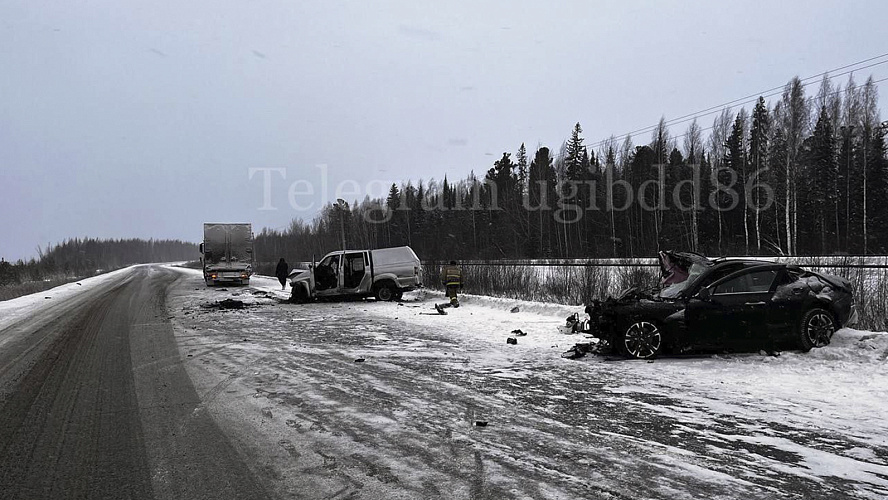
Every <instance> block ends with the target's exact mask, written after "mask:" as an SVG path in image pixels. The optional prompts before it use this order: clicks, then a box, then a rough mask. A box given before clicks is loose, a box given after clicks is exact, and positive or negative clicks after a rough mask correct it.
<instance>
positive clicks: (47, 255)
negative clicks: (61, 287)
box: [0, 238, 200, 286]
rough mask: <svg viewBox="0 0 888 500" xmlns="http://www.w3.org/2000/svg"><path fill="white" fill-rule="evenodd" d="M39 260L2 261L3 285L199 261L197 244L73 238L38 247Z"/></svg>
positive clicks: (0, 277) (0, 281)
mask: <svg viewBox="0 0 888 500" xmlns="http://www.w3.org/2000/svg"><path fill="white" fill-rule="evenodd" d="M38 253H39V258H36V259H30V260H28V261H23V260H19V261H17V262H15V263H12V262H8V261H6V260H0V286H4V285H15V284H20V283H23V282H27V281H42V280H44V279H58V278H75V277H83V276H91V275H93V274H95V273H96V272H97V271H100V270H105V271H107V270H111V269H117V268H121V267H124V266H128V265H130V264H143V263H148V262H173V261H186V260H196V259H198V258H199V257H200V254H199V253H198V251H197V245H195V244H193V243H186V242H183V241H179V240H141V239H126V240H99V239H93V238H84V239H79V238H75V239H71V240H67V241H65V242H63V243H59V244H56V245H48V246H47V247H46V248H45V249H42V248H38Z"/></svg>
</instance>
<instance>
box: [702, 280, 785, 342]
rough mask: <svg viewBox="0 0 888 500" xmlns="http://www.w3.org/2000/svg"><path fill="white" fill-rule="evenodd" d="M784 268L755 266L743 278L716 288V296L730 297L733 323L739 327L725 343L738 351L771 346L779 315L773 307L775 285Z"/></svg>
mask: <svg viewBox="0 0 888 500" xmlns="http://www.w3.org/2000/svg"><path fill="white" fill-rule="evenodd" d="M781 271H782V269H781V268H779V267H773V266H767V267H754V268H752V269H749V270H746V271H743V272H742V273H741V274H740V275H738V276H734V277H728V278H726V279H725V281H723V282H721V283H718V284H716V285H715V287H714V290H713V297H724V298H725V299H727V298H728V297H730V299H729V300H730V301H731V307H730V308H729V309H730V312H731V315H732V317H731V320H732V321H734V322H735V323H736V325H737V329H736V332H735V333H734V336H732V337H731V338H728V339H725V340H726V344H727V345H728V346H729V347H730V348H732V349H737V350H749V349H753V350H757V349H760V348H762V347H769V346H770V342H769V340H770V339H771V334H772V324H773V323H774V321H773V320H774V319H776V316H777V315H778V314H777V313H778V311H777V308H776V307H775V304H774V301H773V299H774V284H775V281H776V278H777V276H778V275H779V274H780V273H781Z"/></svg>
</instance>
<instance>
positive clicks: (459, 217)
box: [256, 76, 888, 262]
mask: <svg viewBox="0 0 888 500" xmlns="http://www.w3.org/2000/svg"><path fill="white" fill-rule="evenodd" d="M811 83H814V84H816V83H817V82H809V83H803V81H802V80H799V79H798V78H793V79H792V80H791V81H790V82H789V83H788V84H787V85H786V87H785V89H784V90H783V92H782V94H779V93H778V94H776V97H775V100H774V101H773V102H766V100H765V98H764V97H760V98H758V99H757V100H756V101H754V102H755V105H754V107H753V109H752V110H751V112H750V111H747V110H746V109H745V108H741V109H739V110H737V111H735V110H732V109H730V108H726V109H723V110H721V112H719V113H717V115H716V116H715V119H714V120H713V123H712V126H711V127H708V128H703V127H702V126H701V125H699V124H698V123H697V120H696V118H695V119H693V121H690V123H689V124H688V125H683V126H684V127H686V128H685V131H684V133H681V134H679V135H673V134H672V133H671V132H670V130H669V126H670V122H669V121H667V120H665V119H661V120H660V122H659V124H658V125H656V126H654V127H651V128H650V130H651V132H650V133H651V136H650V140H649V141H643V142H642V143H641V144H639V143H638V142H636V141H635V140H634V139H633V138H632V137H631V136H628V135H627V136H625V137H621V138H617V137H614V136H611V137H610V138H609V139H607V140H604V141H601V142H597V143H595V144H591V145H586V144H585V143H584V139H583V137H582V128H581V126H580V124H579V123H577V124H576V126H575V127H574V128H573V130H572V131H571V134H570V137H569V138H568V139H567V140H566V141H565V142H564V143H563V144H561V145H560V148H556V151H552V150H550V149H549V148H548V147H546V146H543V145H540V146H539V147H537V149H536V151H535V152H529V151H527V150H526V148H525V146H524V144H521V146H520V147H519V148H518V150H517V152H516V154H515V155H514V157H513V155H512V154H511V153H509V152H506V153H503V155H502V157H501V158H500V159H498V160H497V161H495V162H494V163H493V165H492V166H491V168H490V169H489V170H487V172H486V175H484V176H483V177H481V178H479V177H477V176H475V175H474V173H472V174H470V175H469V176H468V177H467V178H465V179H463V180H457V181H454V180H453V179H447V178H446V177H445V178H444V180H443V181H441V182H438V181H435V180H430V181H422V180H419V181H418V182H416V181H407V182H404V183H402V184H400V185H397V184H393V185H392V186H391V188H390V192H389V194H388V196H387V197H386V198H380V199H371V198H369V197H366V198H365V199H364V200H363V201H360V202H358V201H355V202H352V203H351V204H350V205H348V206H346V205H340V204H337V205H328V206H327V207H325V208H324V209H323V210H322V212H321V213H320V214H319V216H318V217H316V218H315V219H314V220H313V221H311V222H310V223H306V222H303V221H302V220H294V221H293V222H292V223H291V225H290V227H289V228H287V229H286V230H283V231H279V230H267V229H266V230H263V231H262V232H261V233H260V234H258V235H257V237H256V255H257V259H258V260H259V261H260V262H265V261H268V262H274V261H276V260H277V258H278V257H281V256H283V257H285V258H287V259H288V261H306V260H310V259H311V257H312V256H313V255H314V256H317V257H320V256H321V255H323V254H324V253H326V252H328V251H330V250H335V249H338V248H340V247H341V246H342V238H343V234H342V233H344V238H345V245H346V246H347V247H349V248H367V247H384V246H396V245H411V246H412V247H413V248H414V249H415V250H416V252H417V254H419V256H420V257H421V258H422V259H424V260H441V259H450V258H455V259H502V258H603V257H621V258H622V257H650V256H652V255H654V253H655V252H656V251H657V250H658V249H663V248H673V249H686V250H694V251H698V252H700V253H704V254H707V255H713V256H718V255H832V254H841V253H848V254H856V255H860V254H884V253H885V252H886V251H888V203H886V202H885V201H886V200H888V155H886V141H885V135H886V128H888V123H882V122H880V119H879V113H878V109H879V108H878V93H877V86H876V83H877V82H875V81H873V79H872V77H870V78H869V79H868V80H867V81H866V82H865V83H863V84H857V83H855V81H854V79H853V77H851V78H849V79H848V81H847V83H846V84H845V85H844V86H842V85H841V84H839V85H835V84H834V83H833V81H832V79H831V78H829V77H828V76H824V78H823V80H822V81H821V82H820V87H819V90H818V91H817V92H816V93H811V95H806V88H807V87H808V86H809V85H810V84H811ZM765 97H767V96H765ZM675 122H676V123H675V124H678V123H687V122H688V120H677V121H675ZM707 132H708V133H707ZM704 133H707V134H704ZM349 201H350V200H349Z"/></svg>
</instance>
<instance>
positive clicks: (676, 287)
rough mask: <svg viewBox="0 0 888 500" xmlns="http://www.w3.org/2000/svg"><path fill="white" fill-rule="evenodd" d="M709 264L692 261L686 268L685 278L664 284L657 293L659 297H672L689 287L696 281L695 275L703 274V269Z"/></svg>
mask: <svg viewBox="0 0 888 500" xmlns="http://www.w3.org/2000/svg"><path fill="white" fill-rule="evenodd" d="M708 267H709V266H708V265H706V264H702V263H699V262H694V263H693V264H691V267H690V269H688V273H687V278H685V279H684V280H682V281H679V282H673V283H671V284H669V285H666V286H665V287H664V288H663V289H662V290H660V293H659V294H658V295H659V297H660V298H661V299H674V298H677V297H678V296H679V294H681V292H682V291H684V290H685V289H687V288H688V287H690V286H691V285H692V284H693V283H694V282H695V281H697V277H699V276H700V275H701V274H703V272H704V271H706V269H707V268H708Z"/></svg>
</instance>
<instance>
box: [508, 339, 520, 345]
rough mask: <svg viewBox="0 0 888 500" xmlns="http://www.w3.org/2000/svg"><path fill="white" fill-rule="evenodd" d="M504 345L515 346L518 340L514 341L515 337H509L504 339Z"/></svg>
mask: <svg viewBox="0 0 888 500" xmlns="http://www.w3.org/2000/svg"><path fill="white" fill-rule="evenodd" d="M506 343H507V344H510V345H516V344H518V339H516V338H515V337H509V338H507V339H506Z"/></svg>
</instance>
